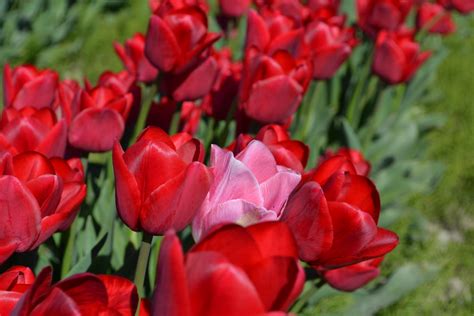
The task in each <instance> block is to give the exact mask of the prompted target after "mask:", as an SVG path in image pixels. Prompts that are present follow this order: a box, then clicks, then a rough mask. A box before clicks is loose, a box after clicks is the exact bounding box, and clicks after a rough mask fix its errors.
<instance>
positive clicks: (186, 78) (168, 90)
mask: <svg viewBox="0 0 474 316" xmlns="http://www.w3.org/2000/svg"><path fill="white" fill-rule="evenodd" d="M218 74H219V66H218V64H217V60H216V59H215V58H214V57H213V56H209V57H205V58H199V62H198V63H197V65H196V66H195V67H193V68H190V69H188V70H186V71H184V72H182V73H179V74H173V73H164V74H163V75H162V76H161V81H160V83H161V84H160V93H161V95H163V96H166V97H169V98H172V99H173V100H174V101H177V102H181V101H194V100H197V99H200V98H202V97H204V96H205V95H207V94H208V93H209V92H210V91H211V89H212V87H213V86H214V82H215V81H216V78H217V76H218Z"/></svg>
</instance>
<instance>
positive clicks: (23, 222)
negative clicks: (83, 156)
mask: <svg viewBox="0 0 474 316" xmlns="http://www.w3.org/2000/svg"><path fill="white" fill-rule="evenodd" d="M83 177H84V172H83V170H82V164H81V162H80V160H79V159H70V160H68V161H65V160H62V159H60V158H52V159H48V158H46V157H45V156H43V155H42V154H40V153H37V152H25V153H21V154H19V155H16V156H13V157H12V156H11V155H10V154H8V153H7V154H4V156H3V157H0V187H1V188H2V190H0V201H1V203H2V207H0V213H1V216H0V217H1V218H7V219H9V220H8V223H5V224H4V225H2V226H1V228H0V240H1V241H2V243H1V247H0V263H1V262H4V261H5V260H6V259H8V257H9V256H10V255H11V254H13V253H14V252H25V251H29V250H31V249H35V248H36V247H38V246H39V245H40V244H41V243H42V242H44V241H45V240H46V239H48V238H49V237H50V236H51V235H53V234H54V233H55V232H56V231H58V230H61V231H63V230H66V229H67V228H68V227H69V226H70V224H71V222H72V221H73V220H74V218H75V217H76V214H77V211H78V208H79V205H80V204H81V203H82V201H83V200H84V198H85V195H86V186H85V184H84V180H83Z"/></svg>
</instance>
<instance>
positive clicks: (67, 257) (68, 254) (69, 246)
mask: <svg viewBox="0 0 474 316" xmlns="http://www.w3.org/2000/svg"><path fill="white" fill-rule="evenodd" d="M76 223H77V221H74V222H73V223H72V224H71V227H70V228H69V230H68V231H67V232H66V234H65V237H66V238H67V243H66V249H65V250H64V256H63V260H62V264H61V279H63V278H65V277H66V276H67V274H68V273H69V271H70V270H71V263H72V257H73V250H74V240H75V232H76V225H77V224H76Z"/></svg>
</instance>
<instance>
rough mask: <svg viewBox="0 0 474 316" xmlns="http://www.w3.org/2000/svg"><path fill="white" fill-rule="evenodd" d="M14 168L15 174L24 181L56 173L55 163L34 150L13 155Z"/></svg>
mask: <svg viewBox="0 0 474 316" xmlns="http://www.w3.org/2000/svg"><path fill="white" fill-rule="evenodd" d="M13 169H14V174H15V176H16V177H17V178H18V179H20V180H22V181H29V180H31V179H35V178H38V177H39V176H42V175H47V174H54V168H53V165H52V164H51V163H50V162H49V160H48V158H46V157H45V156H43V155H42V154H40V153H38V152H33V151H29V152H24V153H21V154H19V155H16V156H15V157H13Z"/></svg>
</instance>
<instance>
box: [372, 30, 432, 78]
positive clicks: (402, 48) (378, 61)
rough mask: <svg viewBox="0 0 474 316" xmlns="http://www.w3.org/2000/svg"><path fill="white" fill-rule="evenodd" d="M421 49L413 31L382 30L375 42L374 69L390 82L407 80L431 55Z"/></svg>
mask: <svg viewBox="0 0 474 316" xmlns="http://www.w3.org/2000/svg"><path fill="white" fill-rule="evenodd" d="M420 50H421V49H420V45H419V44H418V43H417V42H415V40H414V39H413V33H412V32H409V31H400V32H397V33H392V32H380V33H379V35H378V36H377V42H376V44H375V54H374V61H373V64H372V71H373V72H374V73H375V74H376V75H378V76H379V77H380V78H382V79H383V80H384V81H386V82H387V83H389V84H398V83H403V82H407V81H409V80H410V79H411V78H412V77H413V75H414V74H415V72H416V71H417V70H418V68H419V67H420V66H421V65H422V64H423V63H424V62H425V61H426V60H427V59H428V58H429V57H430V53H429V52H420Z"/></svg>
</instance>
